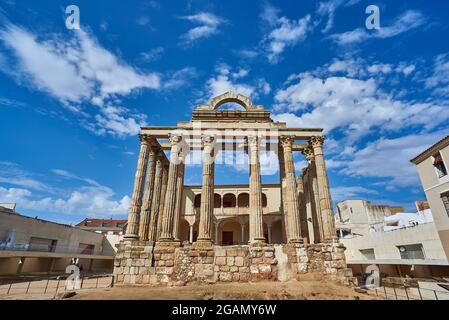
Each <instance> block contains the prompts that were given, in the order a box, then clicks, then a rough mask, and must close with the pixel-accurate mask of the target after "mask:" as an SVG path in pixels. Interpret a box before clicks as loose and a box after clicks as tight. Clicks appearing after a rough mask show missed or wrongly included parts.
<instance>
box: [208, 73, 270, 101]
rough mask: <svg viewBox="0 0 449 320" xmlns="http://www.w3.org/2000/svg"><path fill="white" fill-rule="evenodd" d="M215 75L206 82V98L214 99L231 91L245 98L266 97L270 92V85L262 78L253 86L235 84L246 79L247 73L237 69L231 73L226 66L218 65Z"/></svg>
mask: <svg viewBox="0 0 449 320" xmlns="http://www.w3.org/2000/svg"><path fill="white" fill-rule="evenodd" d="M216 72H217V75H216V76H213V77H211V78H209V79H208V80H207V81H206V91H207V98H206V100H208V99H209V98H212V97H216V96H218V95H220V94H223V93H225V92H227V91H233V92H236V93H239V94H242V95H244V96H247V97H252V98H254V97H257V96H258V95H260V94H263V95H266V94H268V93H270V92H271V87H270V84H269V83H268V82H267V81H266V80H265V79H263V78H259V79H257V80H256V81H255V83H253V84H246V83H241V82H237V81H238V80H241V78H244V77H246V76H247V75H248V74H249V71H248V70H246V69H238V70H237V71H233V70H232V69H231V67H229V66H228V65H226V64H219V65H218V66H217V68H216Z"/></svg>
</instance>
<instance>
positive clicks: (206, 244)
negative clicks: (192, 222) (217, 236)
mask: <svg viewBox="0 0 449 320" xmlns="http://www.w3.org/2000/svg"><path fill="white" fill-rule="evenodd" d="M213 245H214V243H213V242H212V240H210V239H198V240H197V241H196V242H194V243H192V247H194V248H210V247H213Z"/></svg>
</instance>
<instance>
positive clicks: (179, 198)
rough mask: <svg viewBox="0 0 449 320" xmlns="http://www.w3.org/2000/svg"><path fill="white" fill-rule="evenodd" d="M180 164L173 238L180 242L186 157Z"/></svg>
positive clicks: (182, 158) (181, 159) (183, 157)
mask: <svg viewBox="0 0 449 320" xmlns="http://www.w3.org/2000/svg"><path fill="white" fill-rule="evenodd" d="M180 161H181V162H180V163H179V168H178V181H177V183H176V209H175V218H174V220H173V236H174V237H175V240H179V222H180V219H181V212H182V211H183V207H182V205H183V201H182V200H183V198H184V197H183V192H184V172H185V156H183V155H181V156H180Z"/></svg>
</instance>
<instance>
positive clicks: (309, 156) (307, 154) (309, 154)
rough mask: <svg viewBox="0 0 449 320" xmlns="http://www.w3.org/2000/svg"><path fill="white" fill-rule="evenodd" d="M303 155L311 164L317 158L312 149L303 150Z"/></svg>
mask: <svg viewBox="0 0 449 320" xmlns="http://www.w3.org/2000/svg"><path fill="white" fill-rule="evenodd" d="M302 154H303V155H304V156H305V157H306V159H307V161H309V162H311V161H313V159H314V158H315V154H314V153H313V149H312V148H310V147H306V148H304V149H303V150H302Z"/></svg>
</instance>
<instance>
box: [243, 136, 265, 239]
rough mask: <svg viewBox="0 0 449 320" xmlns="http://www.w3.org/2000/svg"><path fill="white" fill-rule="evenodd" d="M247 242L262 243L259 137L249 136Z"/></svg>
mask: <svg viewBox="0 0 449 320" xmlns="http://www.w3.org/2000/svg"><path fill="white" fill-rule="evenodd" d="M247 141H248V156H249V169H250V170H249V242H250V243H264V242H265V238H264V235H263V215H262V183H261V179H260V163H259V138H258V137H257V136H249V137H248V138H247Z"/></svg>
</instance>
